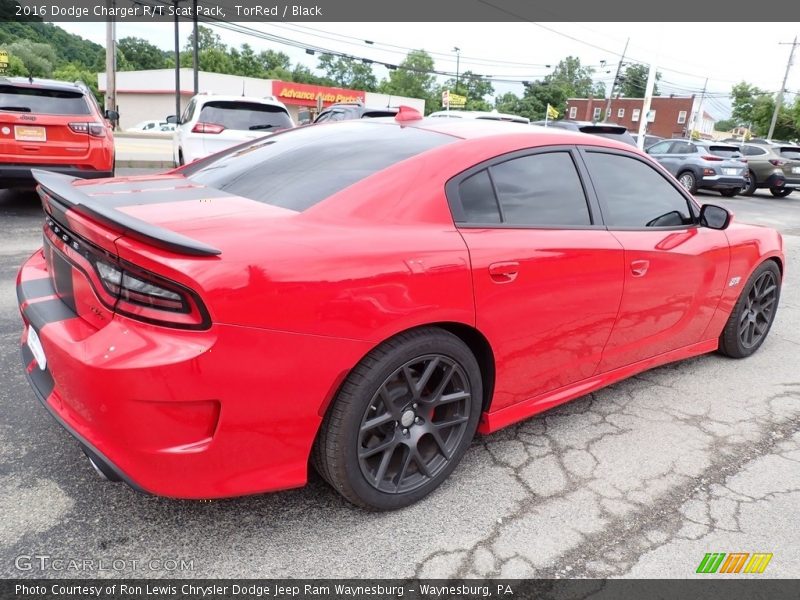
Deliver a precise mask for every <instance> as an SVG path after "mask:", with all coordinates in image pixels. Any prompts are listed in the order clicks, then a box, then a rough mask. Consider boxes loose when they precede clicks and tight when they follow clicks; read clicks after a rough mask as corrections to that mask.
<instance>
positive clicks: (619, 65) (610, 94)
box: [603, 38, 631, 121]
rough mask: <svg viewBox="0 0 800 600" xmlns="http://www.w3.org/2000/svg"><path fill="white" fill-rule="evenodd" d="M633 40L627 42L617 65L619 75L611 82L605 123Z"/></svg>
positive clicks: (604, 116)
mask: <svg viewBox="0 0 800 600" xmlns="http://www.w3.org/2000/svg"><path fill="white" fill-rule="evenodd" d="M630 41H631V38H628V39H627V40H626V41H625V48H624V50H623V51H622V56H620V58H619V63H618V64H617V74H616V75H614V81H612V82H611V91H610V92H609V94H608V102H606V112H605V114H604V115H603V121H605V120H606V119H607V118H608V117H607V116H606V115H608V111H610V110H611V99H612V98H613V97H614V87H615V86H616V85H617V81H618V80H619V72H620V71H621V70H622V63H623V61H624V60H625V54H627V52H628V44H629V43H630Z"/></svg>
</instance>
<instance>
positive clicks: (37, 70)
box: [6, 40, 58, 77]
mask: <svg viewBox="0 0 800 600" xmlns="http://www.w3.org/2000/svg"><path fill="white" fill-rule="evenodd" d="M6 49H7V50H8V53H9V54H10V55H12V56H16V57H17V58H18V59H19V60H20V61H22V64H23V65H24V66H25V71H26V72H25V73H23V74H24V75H30V76H31V77H50V76H51V75H52V74H53V67H54V66H55V64H56V62H57V60H58V57H57V55H56V51H55V49H54V48H53V47H52V46H51V45H50V44H44V43H40V42H31V41H30V40H19V41H16V42H14V43H13V44H9V45H8V47H7V48H6Z"/></svg>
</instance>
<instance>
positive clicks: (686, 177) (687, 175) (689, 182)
mask: <svg viewBox="0 0 800 600" xmlns="http://www.w3.org/2000/svg"><path fill="white" fill-rule="evenodd" d="M678 181H679V182H680V184H681V185H682V186H683V187H684V189H685V190H686V191H687V192H689V193H690V194H694V193H695V192H696V191H697V178H696V177H695V176H694V173H692V172H691V171H684V172H683V173H680V174H679V175H678Z"/></svg>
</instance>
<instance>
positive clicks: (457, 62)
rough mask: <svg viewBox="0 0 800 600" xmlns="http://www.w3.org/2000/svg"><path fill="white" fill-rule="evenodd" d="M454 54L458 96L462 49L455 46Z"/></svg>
mask: <svg viewBox="0 0 800 600" xmlns="http://www.w3.org/2000/svg"><path fill="white" fill-rule="evenodd" d="M453 52H455V53H456V94H458V76H459V67H460V66H461V48H459V47H458V46H453Z"/></svg>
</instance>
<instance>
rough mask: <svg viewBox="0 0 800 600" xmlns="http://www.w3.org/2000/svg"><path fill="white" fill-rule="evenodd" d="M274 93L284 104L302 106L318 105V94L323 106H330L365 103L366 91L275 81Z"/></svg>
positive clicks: (273, 84)
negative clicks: (341, 103) (344, 103)
mask: <svg viewBox="0 0 800 600" xmlns="http://www.w3.org/2000/svg"><path fill="white" fill-rule="evenodd" d="M272 95H273V96H275V97H276V98H277V99H278V100H280V101H281V102H283V103H284V104H299V105H301V106H316V105H317V96H321V97H322V104H323V106H328V105H330V104H334V103H336V102H362V103H363V102H364V98H365V96H366V92H362V91H360V90H346V89H343V88H332V87H325V86H321V85H310V84H307V83H291V82H288V81H273V82H272Z"/></svg>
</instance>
